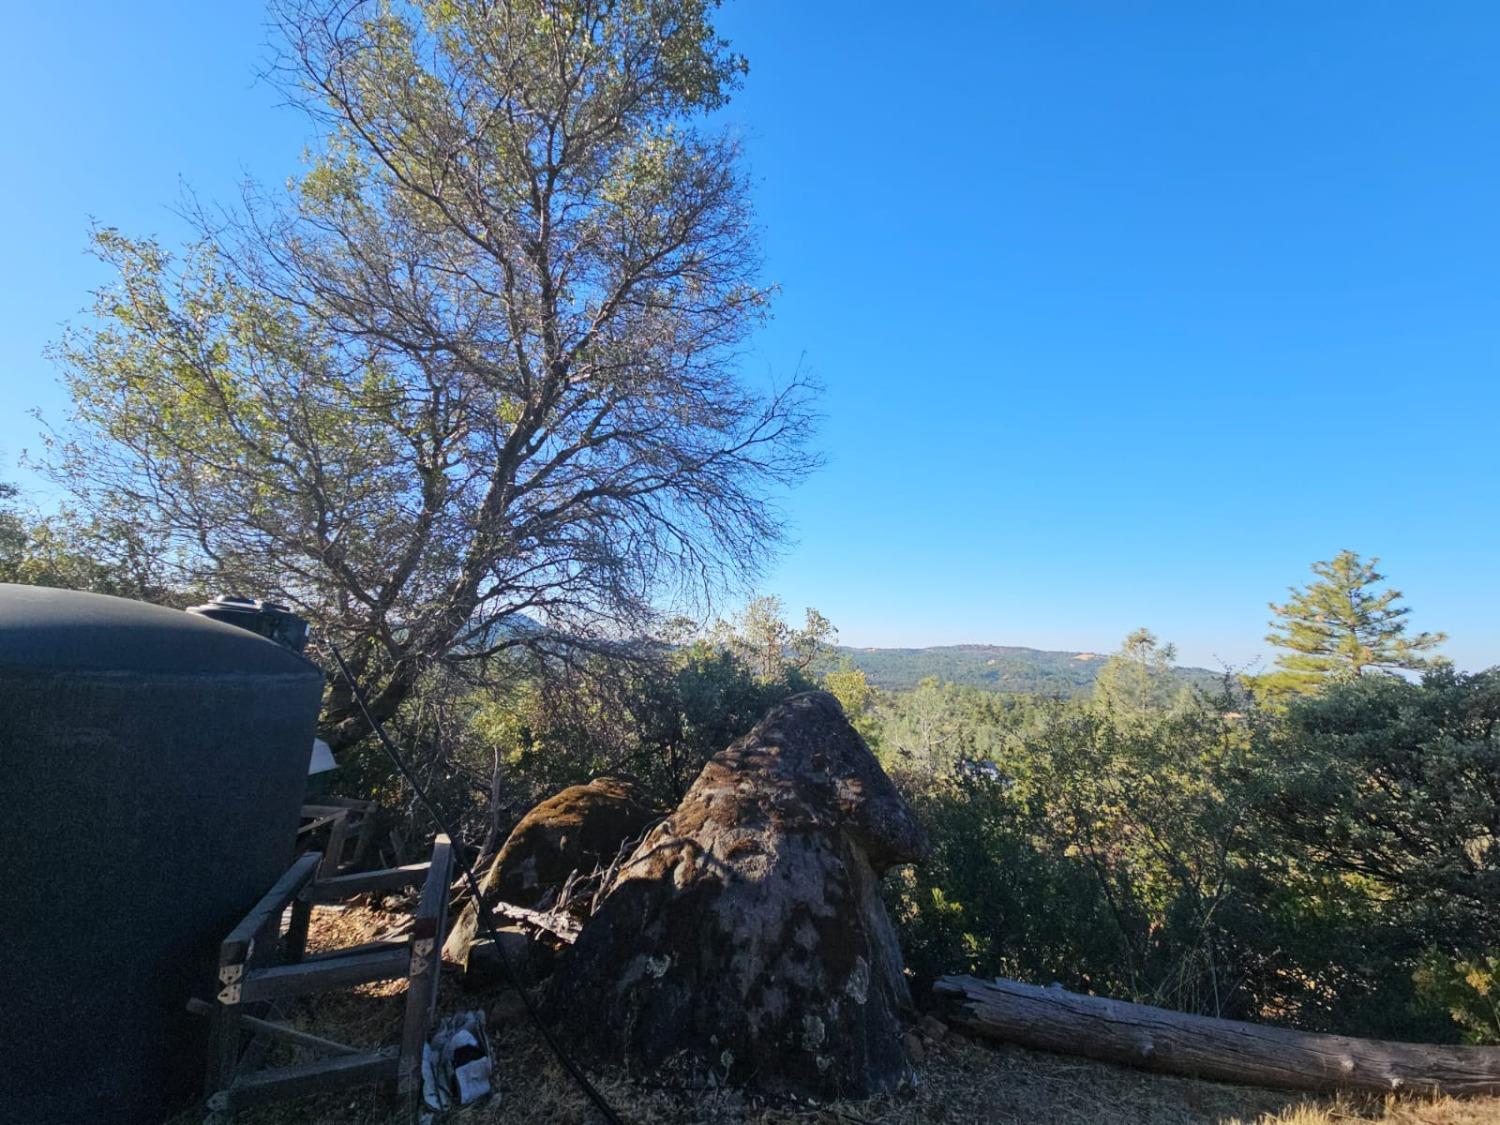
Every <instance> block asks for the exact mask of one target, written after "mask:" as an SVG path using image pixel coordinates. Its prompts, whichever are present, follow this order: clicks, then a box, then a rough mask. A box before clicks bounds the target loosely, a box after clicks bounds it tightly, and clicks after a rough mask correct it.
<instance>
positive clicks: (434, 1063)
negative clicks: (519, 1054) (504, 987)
mask: <svg viewBox="0 0 1500 1125" xmlns="http://www.w3.org/2000/svg"><path fill="white" fill-rule="evenodd" d="M476 1052H478V1053H477V1054H476ZM458 1054H463V1055H467V1056H473V1057H470V1058H469V1059H468V1060H467V1061H465V1062H461V1063H458V1064H457V1065H455V1064H454V1056H455V1055H458ZM493 1066H494V1064H493V1063H492V1062H491V1060H490V1040H489V1036H488V1035H486V1034H485V1031H484V1013H483V1012H477V1011H476V1012H455V1013H454V1014H453V1015H451V1016H448V1017H447V1018H446V1019H444V1020H443V1021H442V1022H441V1023H440V1024H438V1026H437V1030H436V1031H434V1032H433V1033H432V1035H431V1036H430V1037H429V1038H428V1040H427V1042H426V1043H425V1044H423V1046H422V1100H423V1101H424V1102H426V1103H427V1108H428V1109H431V1110H437V1111H442V1110H445V1109H449V1108H451V1107H452V1106H454V1105H468V1104H469V1103H470V1102H472V1101H475V1100H477V1099H479V1098H482V1097H484V1096H485V1095H486V1094H488V1093H490V1091H491V1086H490V1074H491V1072H492V1069H493ZM424 1116H426V1115H424Z"/></svg>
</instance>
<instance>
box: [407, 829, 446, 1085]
mask: <svg viewBox="0 0 1500 1125" xmlns="http://www.w3.org/2000/svg"><path fill="white" fill-rule="evenodd" d="M452 877H453V843H452V841H450V840H449V839H448V837H447V836H444V835H442V834H439V835H438V837H437V839H436V840H434V841H433V845H432V862H431V864H430V869H429V871H428V873H427V881H426V882H425V883H424V884H423V885H422V897H421V899H420V900H419V902H418V903H417V912H416V916H415V918H414V919H413V922H412V936H411V962H410V965H409V966H408V970H407V978H406V1011H405V1013H404V1015H403V1017H402V1023H401V1056H400V1063H399V1065H398V1067H397V1071H396V1092H397V1095H398V1096H411V1095H413V1094H414V1093H415V1092H416V1091H417V1090H419V1089H420V1088H421V1085H422V1047H423V1045H424V1044H425V1043H426V1041H427V1029H428V1028H429V1027H430V1026H431V1024H432V1014H433V1010H434V1008H435V1007H436V1005H437V991H438V975H439V973H440V971H441V969H442V964H443V955H442V948H441V947H442V940H443V929H444V926H445V924H446V922H447V918H448V882H449V880H450V879H451V878H452Z"/></svg>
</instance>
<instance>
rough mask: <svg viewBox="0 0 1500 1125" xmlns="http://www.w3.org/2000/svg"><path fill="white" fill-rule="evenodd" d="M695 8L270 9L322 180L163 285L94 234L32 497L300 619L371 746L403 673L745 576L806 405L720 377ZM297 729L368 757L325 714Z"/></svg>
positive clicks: (748, 246)
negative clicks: (105, 523)
mask: <svg viewBox="0 0 1500 1125" xmlns="http://www.w3.org/2000/svg"><path fill="white" fill-rule="evenodd" d="M709 8H710V5H709V4H707V3H704V2H701V0H642V2H638V3H629V4H621V3H612V2H607V0H597V2H596V0H577V2H570V3H560V2H551V0H494V2H487V0H450V2H445V3H443V4H435V3H412V4H400V3H398V4H394V5H391V4H379V3H365V2H362V0H288V2H287V3H285V4H283V5H282V6H281V7H280V8H278V9H277V18H278V21H279V24H280V27H281V30H282V34H283V37H284V41H285V51H284V54H283V56H282V58H281V60H280V64H279V67H278V69H277V71H276V73H277V74H278V76H279V77H280V79H282V80H283V81H285V82H286V84H287V86H288V88H289V89H290V90H292V91H293V93H294V94H295V97H296V100H297V101H298V104H300V105H301V106H302V107H303V108H304V109H305V110H306V111H307V112H308V113H309V114H311V116H312V117H313V119H314V120H316V121H317V122H318V123H320V125H322V126H323V128H324V134H325V140H324V143H323V145H322V148H321V150H320V151H319V152H318V153H317V155H316V157H315V159H314V160H313V162H312V164H311V166H310V169H309V171H308V172H307V174H306V175H305V176H303V177H302V178H301V179H300V181H298V182H297V183H295V184H294V185H292V189H291V194H290V198H289V199H288V200H285V201H282V200H277V199H274V198H271V197H270V196H269V195H268V194H267V193H266V192H264V191H260V190H254V189H252V190H248V191H247V195H246V205H245V206H244V207H243V208H241V209H239V210H237V211H236V212H235V213H234V214H233V215H231V216H227V217H226V216H218V217H214V216H211V215H209V214H208V213H206V212H201V211H200V212H196V217H197V219H198V221H199V223H200V227H201V232H202V238H201V240H200V241H199V242H198V243H197V244H196V245H195V246H193V247H192V248H191V249H190V250H189V251H188V252H187V253H186V254H185V255H184V256H183V257H182V259H181V260H180V261H174V260H173V259H172V258H171V257H170V256H169V255H167V254H166V253H165V252H163V250H162V249H161V248H160V247H158V246H157V245H156V244H154V243H152V242H149V241H136V240H131V239H128V238H125V237H123V236H121V235H120V234H118V233H117V232H114V231H112V230H107V229H106V230H101V231H99V232H97V245H98V248H99V250H100V253H101V254H102V255H103V256H104V257H105V258H106V259H107V260H109V261H110V262H112V263H113V264H114V265H115V266H116V267H117V268H118V270H119V283H118V285H116V286H114V287H112V288H110V289H109V290H107V291H103V292H101V293H100V294H99V297H98V301H97V304H96V307H95V313H96V317H95V319H94V321H93V323H91V324H90V325H89V326H88V327H86V328H84V329H81V330H77V331H74V332H72V333H70V334H69V335H68V337H67V338H66V339H65V340H64V342H63V343H62V345H60V347H59V349H58V351H59V354H60V356H61V358H62V360H63V363H64V370H65V373H66V374H65V377H66V379H67V382H68V384H69V387H70V390H71V392H72V395H73V399H74V402H75V405H76V417H75V422H76V425H75V426H74V427H73V428H72V429H71V431H70V432H68V433H67V434H65V435H61V436H59V437H58V438H57V439H56V440H55V441H54V444H53V447H52V451H51V454H50V455H49V464H50V467H51V470H52V472H53V474H54V476H55V477H56V478H57V479H59V480H62V481H64V482H66V483H67V484H69V485H70V486H71V487H72V488H73V489H74V490H75V491H76V492H77V493H78V494H79V495H81V496H83V497H84V498H85V499H86V500H87V502H88V504H89V505H90V507H91V508H92V509H94V510H102V509H105V508H109V509H111V510H114V511H122V510H123V511H128V512H129V513H130V514H131V518H132V519H133V520H134V521H135V522H136V523H138V524H139V525H140V526H142V527H145V528H149V529H150V530H151V531H152V532H153V533H154V534H157V535H160V536H162V537H164V538H166V539H168V540H169V541H170V542H171V543H172V544H173V546H174V550H175V552H176V557H177V558H178V559H179V560H180V563H181V565H182V566H183V567H184V568H185V569H186V570H187V571H189V572H191V574H192V575H193V577H194V578H195V579H196V580H197V581H200V582H209V583H216V584H218V585H220V586H227V587H233V588H235V589H240V590H246V591H249V590H259V591H266V592H270V593H274V594H276V595H277V596H279V597H281V598H283V599H285V600H287V601H289V602H291V603H293V604H294V605H296V606H297V607H299V608H300V609H301V610H303V611H304V612H306V613H308V614H310V615H311V616H312V617H313V618H314V619H315V621H316V623H317V624H318V625H319V626H320V627H321V628H322V629H323V630H326V631H327V632H328V633H329V634H330V635H332V636H333V637H335V638H336V639H338V640H339V641H340V643H341V644H343V645H344V646H345V647H346V649H347V650H348V652H349V653H350V655H351V657H352V662H353V664H354V666H355V668H356V670H357V673H358V674H359V675H361V676H362V677H364V678H365V679H366V680H367V681H368V682H369V683H370V684H371V685H372V689H373V690H372V698H373V702H374V710H375V713H376V714H377V715H378V716H388V715H391V714H392V713H393V712H394V711H395V710H396V708H397V707H399V705H400V704H401V702H402V701H403V700H404V699H405V698H406V697H407V696H408V695H409V694H410V692H411V691H412V689H413V687H414V685H415V684H416V683H417V682H418V679H419V677H420V676H421V675H422V673H423V671H424V670H425V669H427V668H429V667H431V666H432V665H433V664H434V662H439V661H459V660H463V661H470V660H476V659H479V658H482V657H486V656H489V655H492V654H495V653H497V652H499V651H502V650H505V649H510V648H515V647H517V646H530V647H537V646H557V645H562V644H569V643H584V642H587V641H588V640H589V639H590V638H600V637H607V636H618V635H622V634H626V633H633V632H638V631H641V630H644V629H646V628H648V627H649V626H650V625H651V623H652V621H653V617H654V607H656V606H659V605H662V604H665V603H666V602H668V601H671V600H672V599H673V597H675V596H680V595H682V594H684V593H689V592H694V591H696V592H697V593H699V594H702V593H706V592H707V593H711V592H713V591H715V590H718V589H722V588H724V587H726V586H728V585H737V584H741V583H743V582H744V581H745V580H746V579H748V578H749V577H751V576H753V575H754V574H755V573H756V572H757V570H758V568H759V566H760V565H761V563H762V561H763V559H764V557H765V552H766V551H767V549H768V548H770V547H771V546H773V545H774V544H775V543H776V541H777V540H778V537H779V534H780V530H781V525H780V520H779V518H778V513H777V511H776V509H775V506H774V502H773V500H774V495H775V493H776V491H777V490H778V489H779V488H781V487H784V486H787V485H790V484H792V483H794V482H796V481H797V480H798V479H800V478H801V477H802V476H803V475H804V474H805V473H806V472H807V471H809V469H810V468H812V466H813V464H814V461H815V458H814V457H812V456H811V455H810V454H809V453H808V452H807V444H806V441H807V436H808V432H809V426H810V414H809V394H808V387H807V386H806V384H805V383H804V382H802V381H801V380H800V379H793V380H792V381H791V382H790V383H789V384H788V385H785V386H783V387H781V388H779V389H770V390H767V391H766V392H764V393H760V392H756V391H754V390H752V389H750V388H749V387H747V386H746V384H745V383H744V382H743V380H742V379H741V377H740V375H739V370H738V369H739V365H740V360H741V358H742V356H741V349H740V346H741V345H742V344H743V342H744V341H745V339H746V338H747V334H748V333H749V332H750V331H751V330H752V329H753V328H754V327H755V326H756V325H757V324H758V323H759V321H760V318H761V317H762V316H763V315H764V313H765V310H766V308H767V301H768V297H769V290H768V289H767V288H766V287H765V286H764V285H762V284H761V283H760V282H759V281H758V274H759V268H760V259H759V254H758V247H757V243H756V240H755V237H754V231H753V226H752V222H751V214H750V209H749V206H748V202H747V195H746V185H745V179H744V174H743V171H742V168H741V164H742V162H741V158H740V154H739V151H738V149H737V147H736V145H735V144H734V142H733V141H732V140H731V139H728V138H727V137H725V136H723V135H719V134H715V133H712V132H709V131H706V130H705V129H704V128H702V127H701V126H696V125H695V124H694V118H695V117H697V116H700V115H701V114H703V113H704V112H706V111H709V110H712V109H715V108H717V107H719V106H720V105H722V104H723V103H724V101H725V100H726V99H727V97H728V94H729V92H730V90H731V89H732V88H733V86H734V85H735V84H736V82H737V81H738V78H739V76H740V74H741V73H742V72H743V70H744V64H743V61H742V60H741V59H739V58H738V57H737V56H734V55H733V54H731V53H729V51H728V49H727V45H726V44H725V43H724V42H723V41H722V40H720V39H719V38H717V36H716V35H715V33H714V30H713V28H712V26H711V24H710V22H709V18H708V15H709ZM531 622H536V623H539V624H540V625H541V626H543V628H540V629H539V628H536V627H534V626H533V625H532V624H531ZM327 719H328V724H329V727H330V734H331V741H332V742H333V743H334V744H335V746H342V745H348V744H350V743H352V742H353V741H355V740H357V739H359V738H360V737H362V736H363V735H364V733H366V728H365V724H364V722H363V720H362V719H361V717H360V716H359V715H358V714H356V713H355V712H354V711H353V709H352V708H351V706H350V700H349V699H348V697H347V695H344V694H341V693H340V692H339V691H338V690H335V691H334V692H333V693H332V695H331V696H330V701H329V712H328V715H327Z"/></svg>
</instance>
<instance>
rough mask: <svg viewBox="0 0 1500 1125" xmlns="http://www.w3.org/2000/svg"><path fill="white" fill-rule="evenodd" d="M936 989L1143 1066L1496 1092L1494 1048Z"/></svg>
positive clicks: (952, 1007)
mask: <svg viewBox="0 0 1500 1125" xmlns="http://www.w3.org/2000/svg"><path fill="white" fill-rule="evenodd" d="M933 994H934V996H935V997H936V998H937V1002H938V1009H939V1012H940V1014H941V1015H942V1017H943V1018H944V1019H945V1020H947V1021H948V1022H949V1023H950V1024H953V1025H956V1026H958V1027H962V1028H965V1029H967V1030H969V1031H972V1032H974V1033H976V1034H979V1035H984V1036H987V1037H989V1038H992V1039H1000V1040H1004V1041H1005V1042H1008V1043H1019V1044H1020V1045H1021V1046H1023V1047H1036V1048H1039V1049H1041V1050H1044V1051H1058V1052H1061V1053H1063V1054H1071V1055H1085V1056H1087V1057H1088V1058H1093V1059H1103V1060H1105V1061H1107V1062H1116V1063H1124V1064H1126V1065H1128V1066H1139V1067H1145V1068H1146V1069H1148V1070H1159V1071H1165V1072H1168V1073H1171V1074H1186V1075H1190V1076H1192V1077H1196V1078H1212V1079H1216V1080H1218V1081H1221V1082H1234V1083H1238V1084H1240V1085H1247V1086H1272V1087H1276V1088H1281V1089H1295V1090H1334V1089H1346V1090H1369V1091H1375V1092H1379V1093H1390V1092H1392V1091H1397V1090H1400V1091H1421V1092H1424V1093H1445V1094H1495V1093H1500V1047H1439V1046H1432V1045H1429V1044H1421V1043H1390V1042H1386V1041H1384V1040H1379V1039H1354V1038H1350V1037H1349V1036H1344V1035H1316V1034H1312V1033H1309V1032H1304V1031H1289V1030H1287V1029H1285V1028H1280V1027H1267V1026H1264V1025H1261V1024H1253V1023H1242V1022H1240V1021H1238V1020H1221V1019H1214V1018H1213V1017H1211V1016H1193V1015H1187V1014H1185V1013H1183V1012H1171V1011H1167V1010H1166V1009H1164V1008H1153V1007H1150V1006H1148V1005H1146V1004H1131V1003H1127V1002H1126V1001H1123V1000H1109V999H1105V998H1104V997H1101V996H1080V995H1079V994H1078V993H1076V992H1064V991H1063V990H1062V989H1060V988H1038V987H1036V986H1035V985H1030V984H1019V983H1017V982H1015V981H1008V980H995V981H982V980H977V979H975V978H974V977H967V976H949V977H944V978H942V979H941V980H940V981H938V982H937V984H936V985H934V986H933Z"/></svg>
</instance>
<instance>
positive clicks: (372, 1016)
mask: <svg viewBox="0 0 1500 1125" xmlns="http://www.w3.org/2000/svg"><path fill="white" fill-rule="evenodd" d="M399 917H400V916H399V915H387V914H384V913H382V912H380V911H378V910H374V909H362V910H348V911H332V910H322V909H320V910H318V911H316V912H315V917H314V926H313V933H312V938H311V944H312V945H313V947H315V948H317V947H329V946H336V945H348V944H354V943H357V942H359V941H365V940H368V939H369V937H370V936H372V935H373V934H375V933H379V932H381V931H382V930H383V929H385V928H388V927H389V925H391V924H393V923H394V922H395V921H397V920H399ZM403 989H404V985H403V984H401V983H399V982H397V983H393V984H385V985H374V986H368V987H364V988H360V989H355V990H351V991H349V992H346V993H334V994H329V995H326V996H323V997H320V998H318V999H317V1000H316V1001H313V1002H304V1003H303V1004H302V1005H301V1006H300V1007H298V1008H296V1009H294V1010H293V1011H292V1012H291V1013H289V1017H288V1018H290V1019H291V1020H292V1021H293V1022H295V1023H296V1024H298V1025H299V1026H301V1027H304V1028H306V1029H307V1030H310V1031H315V1032H317V1033H319V1034H322V1035H326V1036H329V1037H331V1038H335V1039H339V1040H340V1041H343V1042H346V1043H350V1044H352V1045H356V1046H376V1045H380V1044H382V1043H392V1042H394V1041H395V1039H396V1029H397V1028H398V1026H399V1023H400V1017H401V1010H402V1000H403V997H402V990H403ZM440 1005H441V1007H442V1008H443V1009H445V1010H449V1011H452V1010H457V1009H461V1008H483V1009H484V1010H486V1011H487V1012H488V1013H490V1023H489V1026H490V1035H491V1040H492V1046H493V1048H494V1056H495V1074H496V1079H497V1084H498V1087H499V1089H498V1092H497V1093H496V1095H494V1096H492V1097H491V1098H489V1099H488V1100H486V1101H484V1102H482V1103H479V1104H476V1105H473V1106H469V1107H466V1108H464V1109H461V1110H458V1111H456V1112H454V1113H452V1114H451V1115H449V1116H448V1117H447V1118H446V1120H447V1121H449V1122H452V1125H520V1123H522V1122H525V1123H532V1122H547V1123H553V1122H555V1123H557V1125H574V1123H576V1125H594V1123H595V1122H597V1121H598V1120H599V1118H598V1116H597V1114H596V1113H595V1111H594V1110H593V1109H592V1107H591V1106H590V1105H589V1103H588V1101H587V1100H586V1098H585V1097H584V1095H583V1093H582V1092H581V1091H580V1090H579V1089H578V1087H577V1086H576V1085H575V1084H574V1083H573V1082H572V1081H571V1079H570V1078H569V1077H568V1076H567V1074H566V1072H565V1071H564V1070H563V1068H562V1067H561V1066H560V1065H559V1064H558V1063H557V1061H556V1059H555V1058H554V1057H553V1056H552V1054H551V1052H550V1051H549V1049H548V1048H547V1046H546V1044H545V1042H544V1041H543V1040H542V1037H541V1036H540V1035H539V1034H538V1033H537V1031H536V1029H535V1028H534V1027H533V1026H532V1025H531V1024H530V1022H529V1020H528V1019H527V1017H526V1015H525V1013H524V1009H523V1008H522V1006H521V1005H520V1003H519V1000H518V998H517V997H516V996H515V994H514V993H512V992H509V991H508V990H497V991H494V992H490V993H472V992H465V991H464V990H463V989H461V988H460V987H459V986H458V983H457V982H456V981H455V980H451V979H445V982H444V986H443V991H442V995H441V999H440ZM929 1030H930V1032H931V1034H929V1035H928V1036H927V1037H926V1038H925V1039H924V1041H923V1054H924V1056H925V1057H924V1058H923V1059H922V1061H921V1062H920V1064H919V1065H918V1067H917V1080H916V1083H915V1085H914V1086H912V1087H911V1088H908V1089H903V1090H901V1091H900V1092H898V1093H896V1094H892V1095H888V1096H884V1097H879V1098H874V1099H871V1100H868V1101H862V1102H836V1103H828V1104H822V1105H813V1104H800V1103H794V1102H790V1101H778V1102H774V1103H767V1102H765V1101H763V1100H761V1099H756V1098H752V1097H746V1096H745V1095H743V1094H741V1093H739V1092H738V1091H732V1090H715V1089H708V1090H704V1089H696V1090H689V1089H681V1088H667V1087H663V1086H660V1085H648V1084H644V1083H640V1082H636V1081H632V1080H631V1079H629V1078H628V1077H627V1076H625V1075H624V1074H621V1073H617V1072H612V1071H609V1070H604V1071H592V1072H591V1073H590V1077H591V1078H592V1079H593V1081H594V1082H595V1084H596V1085H597V1086H598V1088H599V1089H600V1091H601V1092H602V1093H603V1094H604V1096H605V1097H606V1098H607V1099H608V1101H609V1102H610V1104H611V1105H612V1106H613V1107H614V1108H615V1110H616V1111H617V1112H618V1113H619V1114H620V1116H621V1117H622V1118H623V1119H624V1120H625V1121H626V1122H629V1123H630V1125H647V1123H657V1122H660V1123H663V1125H793V1123H805V1125H928V1123H943V1125H957V1123H965V1122H1017V1123H1022V1122H1024V1123H1027V1125H1127V1123H1131V1125H1134V1123H1140V1125H1198V1123H1215V1125H1352V1123H1358V1122H1383V1123H1386V1125H1491V1123H1493V1125H1500V1098H1472V1099H1451V1098H1445V1099H1431V1098H1388V1099H1380V1098H1370V1099H1360V1098H1351V1097H1315V1096H1312V1095H1305V1094H1298V1093H1293V1092H1282V1091H1275V1090H1260V1089H1254V1088H1250V1087H1241V1086H1227V1085H1223V1084H1220V1083H1216V1082H1202V1081H1198V1080H1195V1079H1189V1078H1175V1077H1170V1076H1166V1075H1157V1074H1148V1073H1145V1072H1142V1071H1136V1070H1131V1069H1128V1068H1124V1067H1117V1066H1111V1065H1108V1064H1105V1063H1096V1062H1091V1061H1088V1060H1084V1059H1076V1058H1071V1057H1067V1056H1061V1055H1049V1054H1044V1053H1039V1052H1034V1051H1027V1050H1023V1049H1021V1048H1018V1047H1006V1046H996V1045H992V1044H987V1043H983V1042H980V1041H977V1040H973V1039H970V1038H968V1037H966V1036H964V1035H961V1034H958V1033H956V1032H951V1031H949V1032H946V1033H944V1032H942V1031H941V1030H940V1029H936V1028H929ZM274 1061H279V1062H289V1061H292V1060H291V1057H290V1056H286V1057H284V1058H282V1059H279V1060H274ZM201 1120H202V1116H201V1114H199V1113H188V1114H184V1115H181V1116H180V1117H178V1118H176V1119H174V1121H173V1122H172V1123H171V1125H187V1123H189V1122H193V1123H196V1122H198V1121H201ZM235 1121H236V1123H237V1125H390V1123H392V1122H393V1121H394V1118H393V1116H392V1115H391V1112H390V1109H389V1107H388V1105H387V1103H386V1102H385V1101H384V1099H383V1098H382V1096H381V1095H380V1093H379V1092H378V1091H376V1090H374V1089H369V1090H355V1091H349V1092H345V1093H342V1094H337V1095H325V1096H318V1097H312V1098H306V1099H303V1100H301V1101H298V1102H289V1103H286V1104H284V1105H281V1106H276V1107H267V1108H265V1109H261V1110H256V1111H250V1112H245V1113H241V1114H239V1115H237V1116H236V1118H235Z"/></svg>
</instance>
